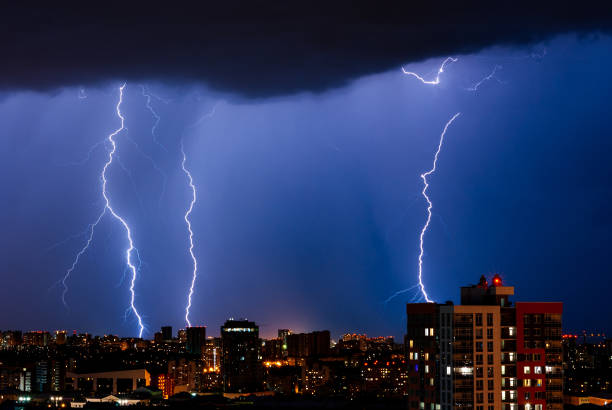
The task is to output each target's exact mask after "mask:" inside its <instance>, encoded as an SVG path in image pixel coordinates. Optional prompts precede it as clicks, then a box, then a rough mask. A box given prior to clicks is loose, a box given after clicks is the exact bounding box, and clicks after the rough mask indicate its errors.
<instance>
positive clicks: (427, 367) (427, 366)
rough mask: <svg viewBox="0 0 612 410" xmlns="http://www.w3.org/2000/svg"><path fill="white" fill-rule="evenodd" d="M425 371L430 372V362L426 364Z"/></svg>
mask: <svg viewBox="0 0 612 410" xmlns="http://www.w3.org/2000/svg"><path fill="white" fill-rule="evenodd" d="M425 373H429V365H428V364H426V365H425Z"/></svg>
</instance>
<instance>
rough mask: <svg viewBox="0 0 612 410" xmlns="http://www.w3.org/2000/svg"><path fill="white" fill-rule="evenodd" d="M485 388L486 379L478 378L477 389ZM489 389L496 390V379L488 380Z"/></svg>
mask: <svg viewBox="0 0 612 410" xmlns="http://www.w3.org/2000/svg"><path fill="white" fill-rule="evenodd" d="M483 388H484V380H482V379H479V380H476V390H483ZM487 390H495V380H493V379H489V380H487Z"/></svg>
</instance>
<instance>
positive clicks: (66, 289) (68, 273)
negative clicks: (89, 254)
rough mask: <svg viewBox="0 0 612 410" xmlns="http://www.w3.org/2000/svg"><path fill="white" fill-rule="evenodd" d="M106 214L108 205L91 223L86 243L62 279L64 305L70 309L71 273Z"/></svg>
mask: <svg viewBox="0 0 612 410" xmlns="http://www.w3.org/2000/svg"><path fill="white" fill-rule="evenodd" d="M104 214H106V207H104V209H103V210H102V213H100V215H99V216H98V218H96V220H95V222H94V223H92V224H89V227H88V231H89V236H88V238H87V241H86V242H85V245H84V246H83V247H82V248H81V250H79V252H78V253H77V254H76V256H75V257H74V260H73V261H72V265H70V268H68V270H67V271H66V274H65V275H64V277H63V278H62V279H61V283H62V286H63V287H64V289H63V290H62V303H63V304H64V307H65V308H66V309H69V307H68V303H66V294H67V293H68V283H67V281H68V278H70V275H71V274H72V272H73V271H74V269H75V268H76V267H77V265H78V264H79V260H80V259H81V256H83V254H84V253H85V252H86V251H87V249H88V248H89V245H91V241H92V240H93V236H94V231H95V229H96V226H98V224H99V223H100V221H101V220H102V217H103V216H104Z"/></svg>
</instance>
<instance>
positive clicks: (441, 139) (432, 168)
mask: <svg viewBox="0 0 612 410" xmlns="http://www.w3.org/2000/svg"><path fill="white" fill-rule="evenodd" d="M459 115H461V113H459V112H458V113H457V114H455V115H453V117H452V118H451V119H450V120H448V122H447V123H446V125H445V126H444V130H443V131H442V134H440V142H439V143H438V149H437V150H436V153H435V155H434V160H433V166H432V167H431V169H430V170H429V171H427V172H425V173H423V174H421V179H422V180H423V190H422V191H421V194H422V195H423V197H424V198H425V201H427V220H426V221H425V225H423V229H421V235H420V236H419V249H420V252H419V286H420V288H421V292H422V293H423V296H425V300H426V301H427V303H431V302H433V300H431V299H429V296H428V295H427V292H426V291H425V286H424V285H423V254H424V253H425V251H424V249H423V239H424V237H425V233H426V232H427V228H429V223H430V222H431V210H432V208H433V203H432V202H431V199H429V196H427V189H428V188H429V183H428V182H427V177H428V176H430V175H431V174H433V173H434V172H436V167H437V164H438V156H439V155H440V151H441V150H442V144H444V136H445V135H446V131H447V130H448V127H449V126H450V125H451V124H452V123H453V121H455V119H456V118H457V117H459Z"/></svg>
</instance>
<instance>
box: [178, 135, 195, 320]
mask: <svg viewBox="0 0 612 410" xmlns="http://www.w3.org/2000/svg"><path fill="white" fill-rule="evenodd" d="M181 153H182V154H183V160H182V161H181V168H183V172H184V173H185V175H186V176H187V182H188V183H189V188H190V189H191V202H190V203H189V207H188V208H187V212H185V217H184V219H185V223H186V224H187V230H188V231H189V255H190V256H191V261H192V263H193V273H192V277H191V286H190V287H189V294H188V296H187V306H186V307H185V322H187V326H188V327H191V322H190V321H189V310H190V309H191V297H192V296H193V288H194V286H195V281H196V278H197V276H198V260H197V259H196V257H195V254H194V253H193V230H192V229H191V219H190V216H191V213H192V212H193V206H194V205H195V203H196V199H197V197H196V187H195V185H194V184H193V177H192V176H191V172H189V170H188V169H187V167H186V166H185V163H186V162H187V155H186V154H185V149H184V147H183V140H182V139H181Z"/></svg>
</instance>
